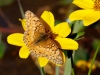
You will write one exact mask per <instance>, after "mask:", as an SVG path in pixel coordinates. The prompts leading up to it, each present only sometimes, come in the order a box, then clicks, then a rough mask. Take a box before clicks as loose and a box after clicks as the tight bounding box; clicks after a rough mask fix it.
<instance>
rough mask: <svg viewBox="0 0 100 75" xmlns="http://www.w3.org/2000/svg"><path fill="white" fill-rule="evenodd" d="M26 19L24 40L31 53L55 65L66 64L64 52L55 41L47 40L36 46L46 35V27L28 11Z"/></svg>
mask: <svg viewBox="0 0 100 75" xmlns="http://www.w3.org/2000/svg"><path fill="white" fill-rule="evenodd" d="M25 18H26V31H25V33H24V37H23V39H24V43H25V44H26V45H27V46H28V47H29V49H30V51H31V53H32V54H33V55H34V56H36V57H45V58H47V59H49V60H50V61H52V62H53V63H55V64H58V65H62V64H63V62H64V61H63V55H62V52H60V50H59V48H58V47H57V45H56V43H55V42H54V41H53V40H51V39H50V38H47V39H44V40H42V41H39V42H38V43H36V44H35V42H36V41H37V40H38V39H40V38H41V36H42V34H46V33H45V27H44V25H43V24H42V23H41V22H40V21H39V19H38V18H37V17H36V16H35V14H33V13H32V12H31V11H26V13H25ZM41 33H42V34H41Z"/></svg>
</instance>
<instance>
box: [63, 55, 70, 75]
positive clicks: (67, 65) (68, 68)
mask: <svg viewBox="0 0 100 75" xmlns="http://www.w3.org/2000/svg"><path fill="white" fill-rule="evenodd" d="M64 75H71V61H70V59H68V58H67V57H66V62H65V69H64Z"/></svg>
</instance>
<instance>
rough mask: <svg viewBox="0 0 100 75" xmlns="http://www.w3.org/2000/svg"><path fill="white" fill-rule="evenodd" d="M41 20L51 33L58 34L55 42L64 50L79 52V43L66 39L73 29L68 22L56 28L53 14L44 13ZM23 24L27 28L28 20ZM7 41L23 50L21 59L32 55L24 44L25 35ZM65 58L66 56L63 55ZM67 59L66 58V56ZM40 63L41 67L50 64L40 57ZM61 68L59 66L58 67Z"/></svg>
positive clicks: (16, 34)
mask: <svg viewBox="0 0 100 75" xmlns="http://www.w3.org/2000/svg"><path fill="white" fill-rule="evenodd" d="M41 18H42V19H43V20H44V21H45V22H46V23H47V24H48V25H49V26H50V27H51V31H52V33H54V34H58V36H57V37H56V38H55V40H56V41H57V42H58V43H59V44H60V46H61V48H62V49H68V50H77V48H78V43H77V42H76V41H74V40H72V39H70V38H65V37H66V36H68V35H69V34H70V32H71V29H70V27H69V25H68V23H67V22H63V23H60V24H58V25H56V26H54V17H53V14H52V13H51V12H48V11H44V12H43V14H42V15H41ZM20 21H21V23H22V26H23V28H24V30H25V29H26V28H25V24H26V20H25V19H23V20H20ZM7 41H8V43H9V44H12V45H16V46H21V49H20V51H19V56H20V57H21V58H27V57H28V56H29V54H30V52H29V49H28V47H26V45H25V44H24V42H23V34H21V33H13V34H11V35H9V36H8V37H7ZM63 56H64V54H63ZM64 58H65V56H64ZM38 61H39V64H40V66H41V67H43V66H45V65H46V64H47V63H48V59H46V58H44V57H38ZM58 66H59V65H58Z"/></svg>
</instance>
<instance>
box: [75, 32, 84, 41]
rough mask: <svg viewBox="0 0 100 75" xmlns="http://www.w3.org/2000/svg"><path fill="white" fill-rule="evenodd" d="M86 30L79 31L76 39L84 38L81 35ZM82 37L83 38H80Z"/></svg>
mask: <svg viewBox="0 0 100 75" xmlns="http://www.w3.org/2000/svg"><path fill="white" fill-rule="evenodd" d="M84 33H85V32H84V31H82V32H78V33H77V36H76V37H75V38H74V39H75V40H79V39H82V38H83V37H81V36H82V35H84ZM80 37H81V38H80Z"/></svg>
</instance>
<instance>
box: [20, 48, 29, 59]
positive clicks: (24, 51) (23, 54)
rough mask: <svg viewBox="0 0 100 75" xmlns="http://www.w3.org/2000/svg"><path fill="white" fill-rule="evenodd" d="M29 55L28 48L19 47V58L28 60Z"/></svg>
mask: <svg viewBox="0 0 100 75" xmlns="http://www.w3.org/2000/svg"><path fill="white" fill-rule="evenodd" d="M29 54H30V51H29V49H28V47H26V46H23V47H21V49H20V51H19V56H20V58H28V56H29Z"/></svg>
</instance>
